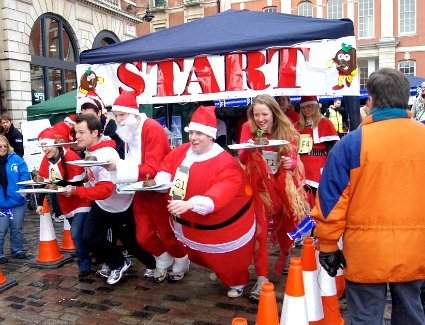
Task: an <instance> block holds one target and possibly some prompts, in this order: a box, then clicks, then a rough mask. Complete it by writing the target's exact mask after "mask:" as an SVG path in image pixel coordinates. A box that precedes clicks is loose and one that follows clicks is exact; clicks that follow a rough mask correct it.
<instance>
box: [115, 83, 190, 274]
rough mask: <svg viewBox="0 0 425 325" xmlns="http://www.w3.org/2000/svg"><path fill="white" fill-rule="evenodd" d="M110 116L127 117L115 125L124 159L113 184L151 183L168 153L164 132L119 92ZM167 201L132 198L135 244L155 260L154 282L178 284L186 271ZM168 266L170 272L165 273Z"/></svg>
mask: <svg viewBox="0 0 425 325" xmlns="http://www.w3.org/2000/svg"><path fill="white" fill-rule="evenodd" d="M112 112H123V113H128V114H129V117H127V118H126V119H125V120H124V121H122V122H120V123H118V128H117V133H119V132H120V130H124V131H126V134H119V135H120V136H121V135H122V136H121V138H122V139H123V140H124V142H125V159H124V160H122V159H120V160H117V161H116V173H115V175H114V176H115V177H114V181H115V182H116V183H117V184H119V183H135V182H137V181H144V180H147V179H152V180H153V179H154V177H155V175H156V173H157V171H158V170H159V165H160V162H161V161H162V159H163V158H164V157H165V156H166V155H167V154H168V153H169V152H170V150H171V148H170V144H169V142H168V138H167V135H166V133H165V131H164V128H163V127H162V126H161V125H160V124H159V123H158V122H157V121H155V120H154V119H151V118H148V117H147V116H146V114H141V113H139V105H138V104H137V101H136V94H135V92H128V91H123V92H122V93H121V95H120V96H119V97H118V98H117V99H116V100H115V102H114V104H113V106H112ZM135 116H139V118H140V122H139V124H138V126H137V127H136V128H134V129H131V128H130V129H129V128H128V127H127V126H126V125H125V124H126V123H127V122H128V120H130V119H134V118H135ZM167 198H168V197H167V194H166V193H160V192H154V191H151V192H147V191H144V192H142V191H139V192H136V193H135V195H134V204H133V211H134V218H135V224H136V237H137V242H138V243H139V245H140V246H141V247H142V248H143V249H145V250H146V251H148V252H150V253H151V254H153V255H154V257H155V260H156V269H155V274H154V281H155V282H160V281H162V280H164V279H165V277H167V276H168V277H169V279H171V280H175V281H177V280H180V279H181V278H183V276H184V274H185V273H186V272H187V271H188V270H189V259H188V257H187V254H186V250H185V248H184V245H183V244H182V243H181V242H180V241H178V240H177V238H176V237H175V235H174V233H173V230H172V228H171V226H170V214H169V213H168V211H167V204H166V200H167ZM171 266H172V271H171V272H170V273H168V271H167V269H168V268H170V267H171Z"/></svg>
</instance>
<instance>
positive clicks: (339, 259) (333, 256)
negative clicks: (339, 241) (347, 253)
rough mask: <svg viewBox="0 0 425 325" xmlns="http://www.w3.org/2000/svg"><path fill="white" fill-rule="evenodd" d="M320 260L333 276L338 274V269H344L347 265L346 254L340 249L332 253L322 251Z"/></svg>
mask: <svg viewBox="0 0 425 325" xmlns="http://www.w3.org/2000/svg"><path fill="white" fill-rule="evenodd" d="M319 262H320V265H322V266H323V268H324V269H325V270H326V272H328V274H329V276H331V277H334V276H336V272H337V271H338V269H339V268H341V269H342V268H343V267H345V265H346V263H345V258H344V255H343V254H342V252H341V251H340V250H339V249H338V250H337V251H335V252H331V253H322V252H320V253H319Z"/></svg>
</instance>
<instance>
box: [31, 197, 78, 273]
mask: <svg viewBox="0 0 425 325" xmlns="http://www.w3.org/2000/svg"><path fill="white" fill-rule="evenodd" d="M70 261H72V257H71V256H69V255H63V254H61V252H60V251H59V246H58V242H57V240H56V234H55V229H54V228H53V222H52V217H51V216H50V211H49V203H48V202H47V198H46V197H45V198H44V201H43V215H41V216H40V243H39V245H38V256H37V257H36V258H35V259H32V260H31V261H30V262H29V265H30V266H32V267H37V268H42V269H43V268H45V269H56V268H58V267H61V266H62V265H64V264H66V263H68V262H70Z"/></svg>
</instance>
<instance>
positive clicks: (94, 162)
mask: <svg viewBox="0 0 425 325" xmlns="http://www.w3.org/2000/svg"><path fill="white" fill-rule="evenodd" d="M66 163H67V164H71V165H75V166H79V167H93V166H103V165H107V164H109V162H107V161H99V160H83V159H82V160H71V161H67V162H66Z"/></svg>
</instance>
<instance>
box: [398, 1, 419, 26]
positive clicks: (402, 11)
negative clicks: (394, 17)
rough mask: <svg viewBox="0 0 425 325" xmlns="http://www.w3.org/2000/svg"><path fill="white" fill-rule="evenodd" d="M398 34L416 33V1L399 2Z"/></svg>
mask: <svg viewBox="0 0 425 325" xmlns="http://www.w3.org/2000/svg"><path fill="white" fill-rule="evenodd" d="M399 32H400V34H409V33H414V32H416V1H415V0H400V2H399Z"/></svg>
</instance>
